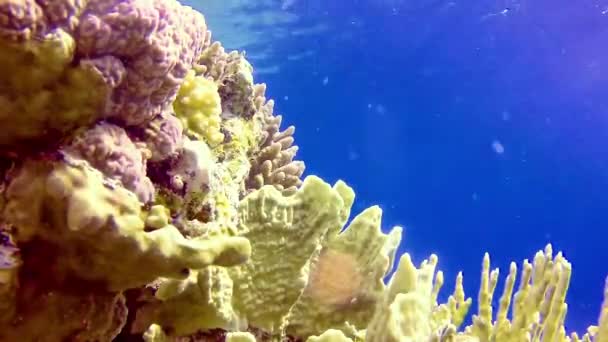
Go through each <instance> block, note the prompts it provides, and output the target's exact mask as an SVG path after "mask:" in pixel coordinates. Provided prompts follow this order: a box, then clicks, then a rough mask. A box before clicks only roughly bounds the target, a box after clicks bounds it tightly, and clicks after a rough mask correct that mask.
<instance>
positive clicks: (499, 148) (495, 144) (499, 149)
mask: <svg viewBox="0 0 608 342" xmlns="http://www.w3.org/2000/svg"><path fill="white" fill-rule="evenodd" d="M492 149H494V152H496V153H497V154H503V153H505V147H504V146H503V144H502V143H501V142H500V141H498V140H494V141H493V142H492Z"/></svg>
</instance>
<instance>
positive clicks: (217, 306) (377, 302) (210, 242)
mask: <svg viewBox="0 0 608 342" xmlns="http://www.w3.org/2000/svg"><path fill="white" fill-rule="evenodd" d="M0 78H1V80H0V126H2V127H3V134H2V136H0V341H49V342H55V341H112V340H116V341H125V340H129V339H130V338H133V339H134V340H144V341H150V342H161V341H232V342H238V341H247V342H249V341H310V342H315V341H317V342H338V341H369V342H373V341H383V342H390V341H416V342H419V341H479V342H485V341H498V342H510V341H517V342H519V341H539V342H540V341H543V342H549V341H596V342H607V341H608V301H605V302H604V304H603V306H602V312H601V314H600V317H599V321H598V323H597V326H591V327H590V328H589V329H588V331H587V332H586V333H585V334H584V335H583V336H578V335H577V334H575V333H572V334H570V335H567V332H566V329H565V326H564V321H565V315H566V311H567V305H566V303H565V295H566V291H567V289H568V284H569V281H570V275H571V271H572V267H571V265H570V264H569V263H568V261H567V260H566V259H565V258H564V256H563V255H562V254H561V253H557V254H554V253H553V250H552V247H551V245H548V246H547V247H546V248H545V250H544V251H540V252H539V253H537V254H536V256H535V257H534V259H533V261H532V262H531V263H530V262H528V261H524V263H523V264H522V267H521V271H520V273H521V274H520V276H519V278H520V280H519V286H518V288H517V289H515V284H516V277H517V271H518V269H517V265H516V264H515V263H513V264H511V266H510V269H509V273H508V275H507V276H506V279H505V286H504V292H503V294H502V295H501V297H500V299H499V301H498V303H499V304H498V306H497V307H496V308H494V307H493V306H492V303H493V298H494V292H495V289H496V286H497V283H498V281H499V278H498V271H497V270H490V259H489V256H488V255H486V256H485V257H484V259H483V263H482V272H481V274H482V282H481V288H480V290H479V298H478V308H479V309H478V312H477V313H476V314H475V315H474V316H473V319H472V324H471V325H470V326H468V327H461V326H462V325H463V323H464V322H465V318H466V317H467V314H468V312H469V309H470V307H471V304H472V300H471V299H468V298H466V297H465V294H464V290H463V277H462V274H459V275H458V277H457V278H456V285H455V288H454V292H453V294H452V295H451V296H450V297H449V298H448V301H447V302H446V303H438V294H439V290H440V288H441V287H442V285H443V283H444V276H443V273H442V272H441V271H438V270H437V265H438V258H437V256H435V255H432V256H430V257H429V258H428V260H425V261H424V262H422V263H421V264H420V265H419V266H418V267H417V266H415V265H414V263H413V262H412V260H411V258H410V256H409V255H408V254H404V255H402V256H400V257H397V256H396V252H397V250H398V249H399V245H400V242H401V235H402V231H401V228H399V227H395V228H394V229H392V230H390V231H389V232H388V233H383V230H382V224H381V216H382V211H381V209H380V208H379V207H377V206H372V207H370V208H367V209H365V210H363V211H362V212H361V213H358V214H357V215H355V216H354V217H353V218H352V219H350V217H351V208H352V205H353V203H354V200H355V194H354V191H353V190H352V189H351V188H350V187H348V186H347V185H346V184H345V183H344V182H342V181H338V182H337V183H335V184H334V185H333V186H332V185H330V184H327V183H326V182H324V181H323V180H322V179H320V178H318V177H315V176H307V177H306V178H304V179H302V175H303V173H304V163H303V162H301V161H297V160H295V156H296V153H297V150H298V147H297V146H295V145H294V137H293V134H294V127H293V126H290V127H288V128H286V129H284V130H282V131H281V127H280V126H281V121H282V117H281V116H278V115H275V114H274V112H273V111H274V102H273V101H272V100H269V99H266V97H265V91H266V86H265V85H264V84H255V83H254V77H253V67H252V66H251V64H249V62H248V61H247V59H246V58H245V55H244V54H243V53H240V52H238V51H232V52H226V51H225V50H224V48H223V47H222V45H221V44H220V43H219V42H217V41H216V42H212V41H211V35H210V33H209V31H208V30H207V27H206V24H205V20H204V17H203V16H202V15H201V14H200V13H198V12H196V11H195V10H193V9H192V8H189V7H186V6H182V5H181V4H179V3H178V2H177V1H175V0H150V1H132V0H128V1H124V0H120V1H119V0H111V1H107V0H82V1H73V0H55V1H33V0H19V1H18V0H0ZM396 259H399V262H398V266H397V267H396V271H395V272H394V273H393V274H392V275H391V277H390V279H389V280H388V282H385V281H384V279H385V278H386V277H387V275H388V274H389V273H390V272H391V269H392V268H393V264H394V262H395V260H396ZM604 292H605V294H604V296H605V298H607V299H608V285H607V287H606V289H605V290H604ZM494 310H496V312H495V314H494V313H493V311H494ZM509 311H510V312H511V314H510V315H509Z"/></svg>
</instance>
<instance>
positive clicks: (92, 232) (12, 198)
mask: <svg viewBox="0 0 608 342" xmlns="http://www.w3.org/2000/svg"><path fill="white" fill-rule="evenodd" d="M5 196H6V200H7V203H6V207H5V210H4V213H3V216H4V218H5V219H6V220H7V221H8V222H9V223H11V224H12V225H14V226H15V227H18V229H17V230H16V239H17V241H19V242H26V241H30V240H32V239H34V238H41V239H44V240H47V241H50V242H52V243H53V244H56V245H58V246H61V253H62V254H63V258H61V260H62V263H61V265H60V266H58V272H59V271H62V272H65V273H66V274H70V273H75V274H77V275H78V276H79V277H81V278H82V279H88V280H95V281H101V282H104V283H105V284H106V286H107V287H108V288H109V289H117V290H120V289H126V288H130V287H135V286H140V285H143V284H145V283H147V282H150V281H152V280H154V279H155V278H156V277H158V276H164V277H176V278H183V277H184V276H187V273H188V272H187V270H188V269H199V268H202V267H204V266H207V265H211V264H219V265H232V264H238V263H240V262H243V261H244V260H246V259H247V257H248V256H249V254H250V245H249V242H248V241H247V240H246V239H243V238H239V237H225V238H218V239H212V240H205V239H199V240H188V239H185V238H184V237H183V236H182V235H181V234H180V233H179V231H178V230H177V229H176V228H175V227H173V226H171V225H166V226H165V227H163V228H160V229H155V230H153V231H151V232H147V231H145V224H144V220H143V219H142V213H141V211H140V204H139V201H138V200H137V198H135V197H134V195H133V194H132V193H130V192H129V191H127V190H125V189H123V188H121V187H117V186H114V187H113V186H109V185H108V184H107V183H104V180H103V178H102V176H101V174H100V173H99V172H98V171H96V170H94V169H91V168H90V167H89V166H88V165H86V164H84V163H81V164H78V165H68V164H66V163H45V162H28V163H26V164H25V165H24V166H23V168H22V169H21V170H19V172H18V174H17V175H16V176H15V177H14V179H13V180H12V182H11V183H10V185H9V187H8V188H7V190H6V194H5ZM83 251H86V253H83ZM140 265H146V267H141V266H140ZM184 271H186V272H185V273H184Z"/></svg>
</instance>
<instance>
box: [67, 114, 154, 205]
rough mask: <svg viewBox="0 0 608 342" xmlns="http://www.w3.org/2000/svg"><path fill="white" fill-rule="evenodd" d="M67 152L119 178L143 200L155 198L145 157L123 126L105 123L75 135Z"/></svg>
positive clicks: (107, 175) (109, 176) (105, 173)
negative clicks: (147, 173)
mask: <svg viewBox="0 0 608 342" xmlns="http://www.w3.org/2000/svg"><path fill="white" fill-rule="evenodd" d="M65 151H66V152H67V153H69V154H70V155H72V156H74V157H77V158H82V159H84V160H86V161H88V162H89V163H90V164H91V165H92V166H93V167H95V168H97V169H98V170H100V171H101V172H102V173H103V174H104V175H106V177H108V178H111V179H114V180H117V181H120V182H121V183H122V184H123V185H124V187H125V188H127V189H129V190H131V191H132V192H133V193H135V194H136V195H137V197H138V198H139V200H140V201H141V202H143V203H147V202H150V201H152V200H153V198H154V185H153V184H152V181H150V179H149V178H148V177H147V176H146V160H145V159H144V158H143V155H142V151H140V150H139V149H138V148H137V147H136V146H135V144H134V143H133V141H131V139H130V138H129V136H128V135H127V132H126V131H125V130H124V129H123V128H121V127H118V126H116V125H113V124H110V123H106V122H102V123H100V124H98V125H96V126H95V127H93V128H92V129H89V130H87V131H85V132H84V133H83V134H81V135H80V136H78V137H76V139H74V141H73V142H72V143H71V144H70V145H69V146H67V147H66V148H65Z"/></svg>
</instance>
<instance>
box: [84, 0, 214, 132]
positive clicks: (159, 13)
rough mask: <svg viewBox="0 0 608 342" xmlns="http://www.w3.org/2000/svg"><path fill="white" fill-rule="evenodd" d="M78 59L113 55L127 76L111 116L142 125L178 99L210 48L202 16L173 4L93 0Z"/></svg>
mask: <svg viewBox="0 0 608 342" xmlns="http://www.w3.org/2000/svg"><path fill="white" fill-rule="evenodd" d="M75 39H76V42H77V56H78V57H80V58H90V57H99V56H105V55H113V56H115V57H117V58H119V59H120V60H121V61H122V63H123V64H124V67H125V69H126V70H127V77H126V78H125V80H124V81H123V82H122V83H121V84H120V85H119V86H118V88H116V90H115V92H114V94H113V98H112V109H111V113H110V114H111V115H112V116H114V117H117V118H118V119H120V120H121V121H123V122H124V123H126V124H127V125H139V124H142V123H144V122H146V121H149V120H151V119H152V118H154V117H155V116H157V115H159V114H161V113H162V112H163V111H164V110H166V108H167V107H168V106H169V105H170V103H171V102H172V101H173V100H174V99H175V96H176V93H177V90H178V88H179V85H180V83H181V81H182V80H183V78H184V77H185V76H186V73H187V71H188V70H189V69H190V68H191V66H192V63H193V61H194V58H195V57H196V56H198V55H199V54H200V53H201V51H202V50H203V48H204V47H205V44H207V40H208V37H207V27H206V25H205V20H204V18H203V16H202V15H201V14H200V13H198V12H196V11H194V10H193V9H192V8H189V7H183V6H181V5H180V4H179V3H178V2H176V1H171V0H162V1H161V0H152V1H136V0H112V1H108V0H104V1H102V0H93V1H91V2H90V3H89V5H88V6H87V8H86V9H85V11H84V13H83V15H82V16H81V18H80V25H79V26H78V28H77V29H76V34H75Z"/></svg>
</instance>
